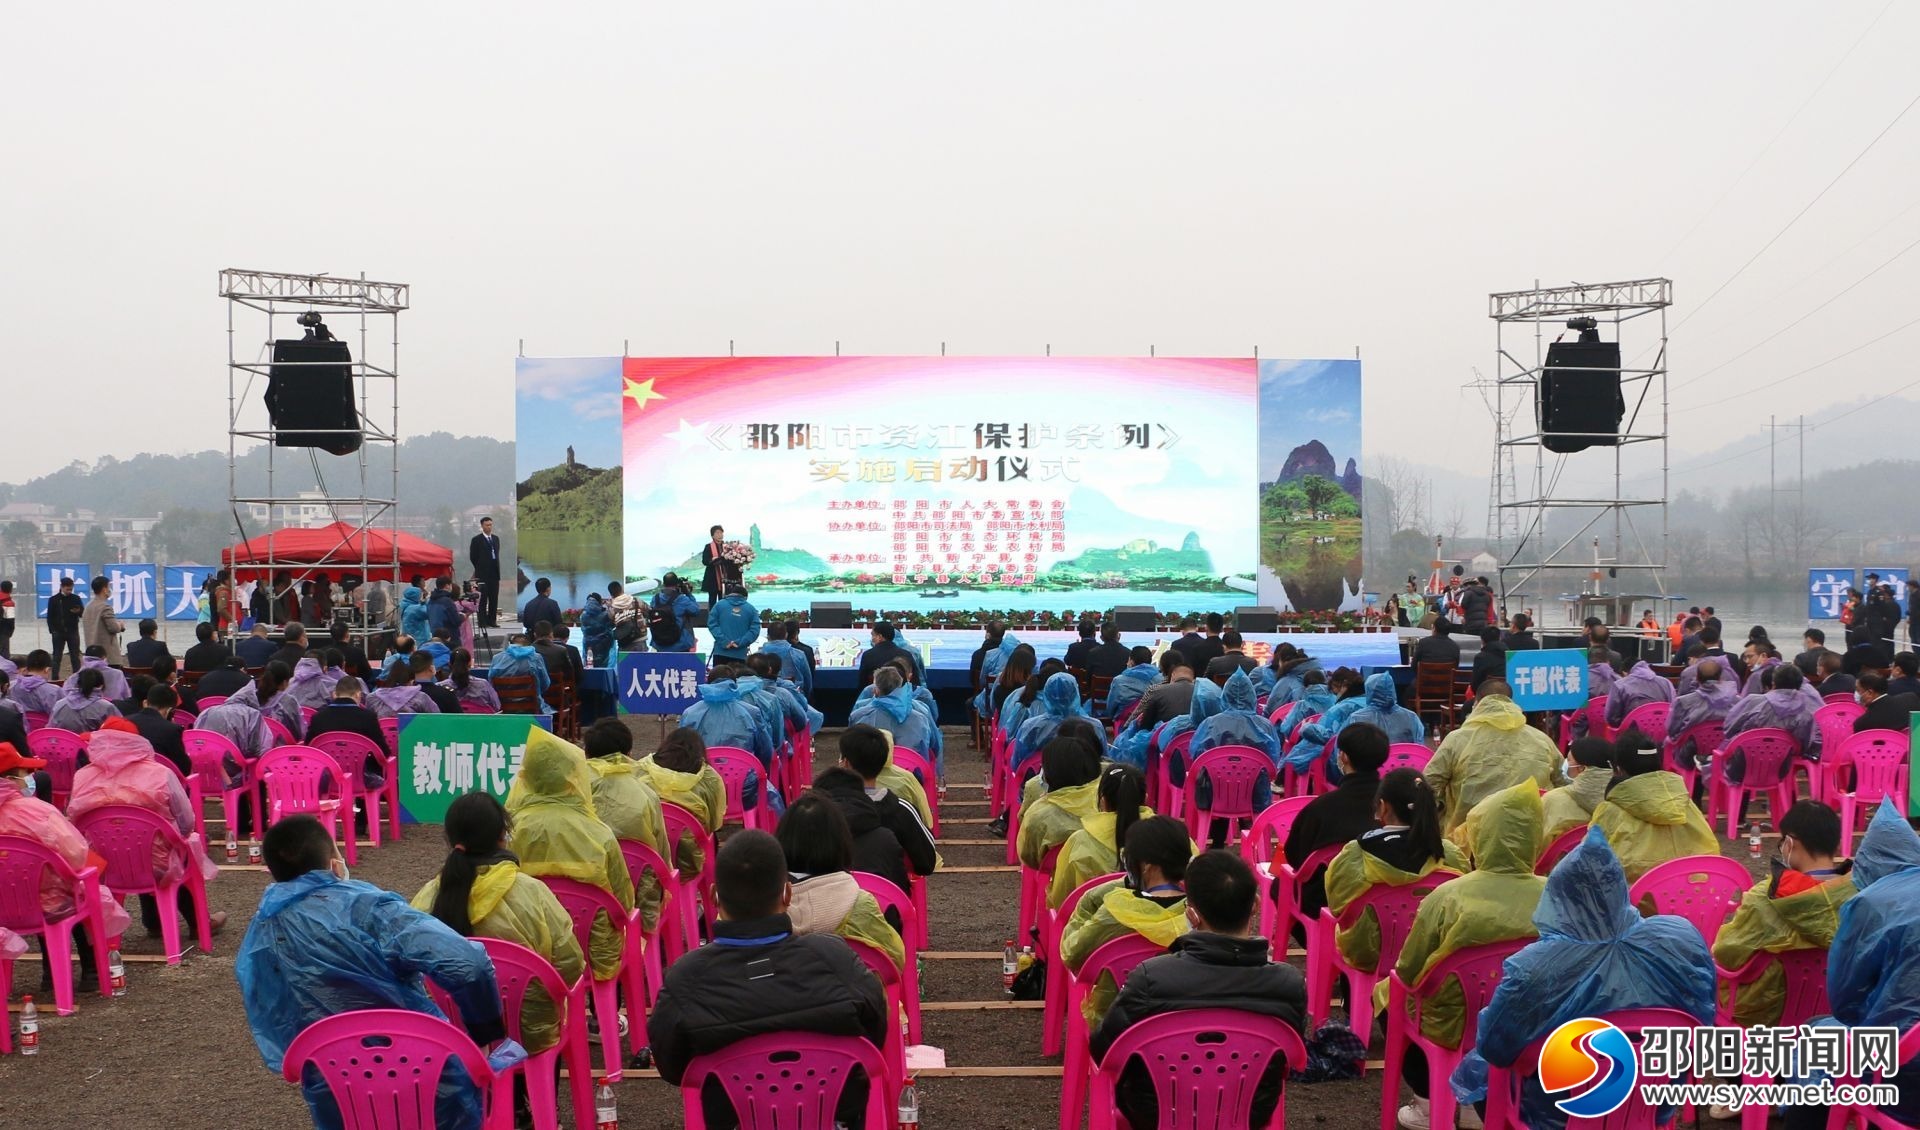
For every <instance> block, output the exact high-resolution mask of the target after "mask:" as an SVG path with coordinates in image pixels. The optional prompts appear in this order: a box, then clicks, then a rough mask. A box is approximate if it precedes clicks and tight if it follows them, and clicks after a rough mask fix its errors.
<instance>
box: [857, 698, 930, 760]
mask: <svg viewBox="0 0 1920 1130" xmlns="http://www.w3.org/2000/svg"><path fill="white" fill-rule="evenodd" d="M906 689H907V690H909V691H912V692H913V701H914V702H915V703H917V704H918V705H919V707H920V709H922V710H924V711H926V712H927V717H928V718H931V719H934V720H935V721H934V727H933V738H932V742H933V748H932V749H931V750H923V749H920V748H919V747H918V746H908V747H907V748H909V749H912V750H915V751H916V752H919V753H925V754H927V755H929V756H930V757H932V758H933V760H934V764H936V765H945V763H946V759H947V743H946V739H945V737H943V736H942V735H941V733H940V725H939V721H938V720H939V718H940V703H939V702H938V701H937V700H935V698H934V697H933V692H932V691H930V690H928V689H927V688H926V687H924V686H917V685H912V684H909V685H908V686H907V688H906ZM872 697H873V684H872V683H868V684H867V685H866V686H864V687H861V688H860V693H859V694H857V695H855V696H854V697H853V704H854V705H855V706H859V705H860V704H861V703H863V702H866V701H867V700H868V699H871V698H872Z"/></svg>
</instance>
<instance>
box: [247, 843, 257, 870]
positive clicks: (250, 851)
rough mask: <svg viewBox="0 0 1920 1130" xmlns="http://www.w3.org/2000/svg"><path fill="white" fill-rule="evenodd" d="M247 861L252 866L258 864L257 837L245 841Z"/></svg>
mask: <svg viewBox="0 0 1920 1130" xmlns="http://www.w3.org/2000/svg"><path fill="white" fill-rule="evenodd" d="M247 863H248V864H250V865H252V866H254V867H258V866H260V841H259V840H258V839H251V840H248V841H247Z"/></svg>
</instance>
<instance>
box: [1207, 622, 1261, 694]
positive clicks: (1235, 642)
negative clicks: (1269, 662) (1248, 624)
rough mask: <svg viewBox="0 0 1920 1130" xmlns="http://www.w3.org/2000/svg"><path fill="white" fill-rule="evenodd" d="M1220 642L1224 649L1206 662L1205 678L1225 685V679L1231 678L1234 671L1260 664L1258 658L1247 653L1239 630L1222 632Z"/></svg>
mask: <svg viewBox="0 0 1920 1130" xmlns="http://www.w3.org/2000/svg"><path fill="white" fill-rule="evenodd" d="M1220 643H1221V645H1222V646H1224V647H1225V648H1226V650H1225V651H1223V652H1221V653H1220V654H1219V655H1216V656H1214V657H1213V659H1212V660H1210V661H1209V662H1208V663H1207V670H1206V677H1207V678H1209V679H1212V680H1213V681H1214V682H1216V683H1219V684H1220V685H1221V686H1226V685H1227V680H1228V679H1231V678H1233V673H1234V672H1235V671H1251V670H1253V669H1254V668H1255V667H1258V666H1260V661H1259V660H1257V659H1255V658H1253V657H1252V656H1251V655H1248V654H1247V652H1246V646H1247V641H1246V640H1245V639H1243V638H1242V637H1241V635H1240V633H1239V632H1233V631H1229V632H1222V633H1221V634H1220Z"/></svg>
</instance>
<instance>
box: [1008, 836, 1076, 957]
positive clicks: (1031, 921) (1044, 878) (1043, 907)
mask: <svg viewBox="0 0 1920 1130" xmlns="http://www.w3.org/2000/svg"><path fill="white" fill-rule="evenodd" d="M1064 846H1065V845H1064V844H1055V845H1053V846H1052V847H1050V848H1048V849H1047V854H1046V855H1044V856H1042V857H1041V859H1040V866H1039V867H1028V866H1027V865H1026V864H1025V863H1022V864H1021V865H1020V903H1019V908H1018V910H1017V911H1016V912H1015V913H1016V914H1017V915H1018V925H1017V926H1016V927H1015V933H1014V937H1015V938H1017V939H1019V942H1018V944H1019V945H1023V946H1024V945H1026V944H1027V939H1028V938H1031V937H1033V934H1034V931H1035V930H1036V929H1037V928H1038V927H1039V925H1040V920H1041V918H1042V917H1044V916H1045V915H1046V913H1047V891H1048V890H1049V889H1051V888H1052V886H1053V869H1054V866H1055V865H1056V864H1057V863H1058V862H1059V859H1060V849H1061V848H1062V847H1064Z"/></svg>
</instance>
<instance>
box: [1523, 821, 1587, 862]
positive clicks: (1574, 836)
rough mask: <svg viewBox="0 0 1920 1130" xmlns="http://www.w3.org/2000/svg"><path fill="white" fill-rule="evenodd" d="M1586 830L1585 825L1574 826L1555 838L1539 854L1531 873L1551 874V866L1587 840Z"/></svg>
mask: <svg viewBox="0 0 1920 1130" xmlns="http://www.w3.org/2000/svg"><path fill="white" fill-rule="evenodd" d="M1587 828H1588V825H1586V824H1575V825H1574V826H1573V827H1571V828H1568V829H1567V830H1566V831H1564V832H1562V833H1560V834H1559V835H1558V836H1555V837H1554V839H1553V842H1552V843H1550V844H1548V845H1547V850H1545V851H1543V852H1541V853H1540V858H1539V860H1538V861H1537V862H1535V863H1534V865H1533V873H1534V874H1535V875H1547V874H1551V873H1552V871H1553V865H1554V864H1556V863H1558V862H1560V861H1561V859H1563V858H1565V857H1566V855H1567V853H1569V852H1571V851H1572V850H1573V849H1574V848H1577V847H1579V846H1580V841H1581V840H1584V839H1586V838H1587Z"/></svg>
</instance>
